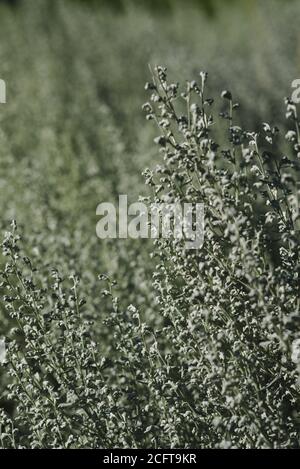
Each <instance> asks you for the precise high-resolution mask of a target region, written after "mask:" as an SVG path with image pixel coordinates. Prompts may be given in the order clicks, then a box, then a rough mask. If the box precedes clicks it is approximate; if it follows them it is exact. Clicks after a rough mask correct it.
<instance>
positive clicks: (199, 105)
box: [0, 0, 300, 448]
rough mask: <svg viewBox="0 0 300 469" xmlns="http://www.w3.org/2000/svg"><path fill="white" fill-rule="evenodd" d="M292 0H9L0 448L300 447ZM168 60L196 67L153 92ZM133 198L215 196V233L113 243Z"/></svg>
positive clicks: (1, 158)
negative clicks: (103, 225) (106, 214)
mask: <svg viewBox="0 0 300 469" xmlns="http://www.w3.org/2000/svg"><path fill="white" fill-rule="evenodd" d="M274 2H275V0H268V1H264V2H250V3H249V7H248V8H247V10H246V11H245V10H244V9H243V8H241V7H239V6H238V5H239V4H240V3H241V2H236V4H237V6H236V7H234V8H229V7H228V8H224V6H222V2H221V3H220V4H219V5H218V8H217V10H216V13H217V14H216V17H215V18H214V20H213V22H211V21H212V20H208V19H207V16H206V15H202V14H201V11H199V10H198V9H197V8H196V9H195V8H193V7H192V6H191V5H188V4H187V2H175V3H174V7H173V8H172V9H171V10H166V12H165V14H164V15H156V14H154V13H150V12H149V11H145V10H144V9H139V8H134V7H133V6H132V5H134V4H135V5H136V4H137V3H138V2H132V4H131V6H130V5H129V3H128V2H126V9H124V10H123V11H122V14H116V12H113V11H110V10H108V9H101V8H99V9H98V8H95V9H90V8H88V7H87V6H86V5H85V2H75V1H67V0H66V1H61V0H51V1H47V0H26V1H23V2H22V1H21V2H17V4H18V5H19V6H18V7H16V8H14V9H11V8H10V9H9V8H7V7H6V6H5V5H3V4H2V3H3V2H0V3H1V5H0V10H1V11H0V16H1V29H0V64H1V69H0V78H1V79H4V80H5V81H6V84H7V104H5V105H1V106H0V209H1V219H0V230H1V239H4V242H3V255H2V254H1V253H0V256H1V257H0V271H1V278H0V361H1V362H2V359H3V356H4V350H3V340H2V339H3V338H5V342H6V349H7V354H6V363H5V364H4V365H3V366H2V364H1V363H0V409H1V410H0V412H1V413H0V447H4V448H11V447H26V448H29V447H33V448H41V447H51V448H53V447H68V448H70V447H114V446H120V447H170V446H173V447H175V446H186V447H221V448H227V447H243V448H244V447H276V448H277V447H299V423H300V422H299V381H298V378H299V371H300V370H299V367H300V365H299V357H300V348H299V344H300V337H299V164H300V160H299V154H300V146H299V145H300V141H299V116H298V115H297V108H296V106H295V105H294V103H292V102H291V99H287V100H286V107H287V110H286V117H287V119H285V117H284V114H285V112H284V108H283V106H282V97H283V96H288V95H290V94H291V82H292V81H293V80H294V79H295V78H297V77H298V78H299V68H297V67H298V63H299V61H298V58H297V57H298V56H297V54H298V52H297V51H298V44H299V25H298V21H297V18H298V16H299V13H300V10H299V3H298V2H296V1H294V2H293V1H291V2H282V7H281V8H280V9H278V8H277V5H278V2H277V1H276V8H275V7H274ZM4 3H7V2H4ZM183 3H184V5H185V6H184V8H182V7H180V5H181V4H183ZM191 3H192V2H191ZM223 3H224V2H223ZM233 3H234V2H233ZM283 5H284V6H283ZM278 31H280V32H281V34H278ZM262 45H263V47H262ZM147 63H164V64H166V65H167V66H168V69H169V70H170V75H172V77H173V78H174V80H175V82H176V80H179V81H181V82H182V83H183V82H184V80H186V79H188V78H189V77H194V78H195V80H196V81H192V82H188V83H187V86H186V87H184V86H181V87H180V88H179V87H178V85H177V83H168V82H167V78H166V71H165V69H164V68H161V67H158V68H157V69H155V70H154V72H153V79H152V80H151V81H150V82H149V83H148V84H147V86H146V88H147V89H146V90H144V82H145V81H146V80H147V79H149V77H148V69H147ZM199 65H201V67H204V68H206V69H208V70H209V71H210V75H209V79H208V78H207V75H206V74H205V73H203V72H202V73H201V74H200V76H199V74H198V70H199ZM229 87H230V90H231V91H232V92H233V91H234V96H238V98H239V101H240V107H238V106H237V103H236V100H235V98H233V97H232V93H231V92H229V91H224V92H223V93H222V97H221V96H219V95H218V92H217V90H222V89H227V88H229ZM145 94H149V97H148V98H147V99H148V102H147V103H146V104H145V105H144V111H142V110H141V106H140V105H141V103H142V102H143V101H144V100H145ZM211 96H213V97H214V99H215V101H214V102H213V99H212V98H211ZM220 111H221V115H219V112H220ZM143 113H144V114H145V113H146V116H147V119H148V120H149V121H150V122H149V123H146V122H145V120H144V119H143ZM265 119H268V122H264V123H262V122H263V121H264V120H265ZM153 124H154V125H153ZM275 124H276V125H277V126H278V127H276V126H275ZM157 126H158V129H159V130H158V133H157ZM246 129H251V131H248V130H246ZM154 139H155V144H154V143H153V140H154ZM158 150H160V151H158ZM156 164H158V166H156ZM147 166H148V167H149V169H146V170H145V168H146V167H147ZM143 170H145V178H146V182H147V185H145V184H144V179H143V177H142V176H141V172H142V171H143ZM119 194H128V198H129V201H136V200H138V197H139V196H142V197H144V200H146V201H148V202H149V203H150V202H153V201H155V202H158V201H161V200H167V201H179V202H181V203H182V202H187V201H189V202H197V203H199V202H202V203H204V206H205V219H206V227H205V244H204V246H203V248H202V249H201V250H200V251H187V250H185V249H184V245H183V241H181V242H180V241H176V242H172V240H169V241H168V240H161V239H159V240H157V241H155V242H153V241H147V240H130V239H128V240H123V239H120V240H105V241H104V240H101V241H100V240H99V239H98V238H97V237H96V234H95V227H96V223H97V221H98V219H97V217H96V214H95V212H96V207H97V205H98V204H99V203H100V202H103V201H110V202H116V201H117V199H118V195H119ZM12 219H16V220H17V221H18V227H17V225H16V223H15V222H13V224H12V226H11V227H10V223H11V220H12ZM102 273H105V275H100V278H99V274H102Z"/></svg>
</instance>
